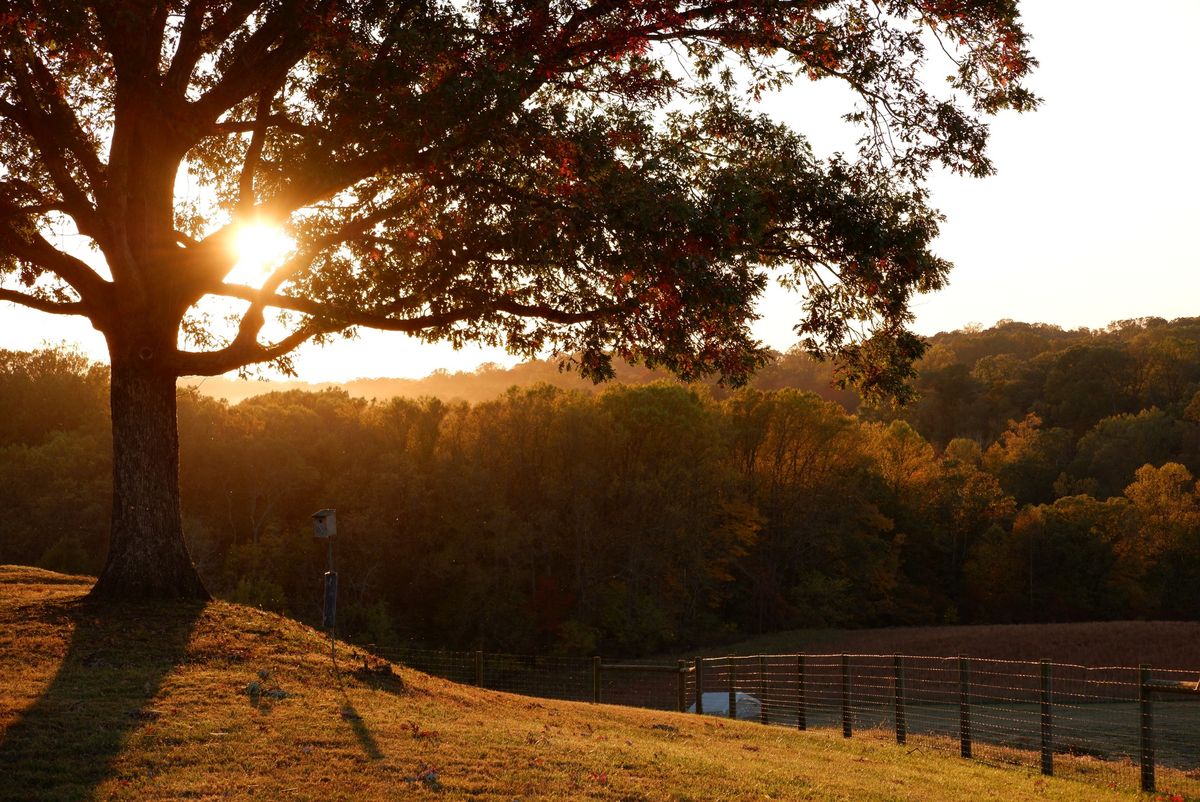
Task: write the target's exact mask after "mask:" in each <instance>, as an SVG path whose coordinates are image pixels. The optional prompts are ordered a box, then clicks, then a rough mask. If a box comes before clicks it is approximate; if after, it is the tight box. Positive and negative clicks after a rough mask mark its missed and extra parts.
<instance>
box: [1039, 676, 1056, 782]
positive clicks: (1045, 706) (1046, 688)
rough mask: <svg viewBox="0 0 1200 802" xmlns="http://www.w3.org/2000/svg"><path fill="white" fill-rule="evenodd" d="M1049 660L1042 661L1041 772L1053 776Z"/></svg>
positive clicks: (1051, 700)
mask: <svg viewBox="0 0 1200 802" xmlns="http://www.w3.org/2000/svg"><path fill="white" fill-rule="evenodd" d="M1050 672H1051V666H1050V661H1049V660H1043V661H1042V774H1045V775H1046V776H1047V777H1052V776H1054V678H1053V676H1052V674H1051V673H1050Z"/></svg>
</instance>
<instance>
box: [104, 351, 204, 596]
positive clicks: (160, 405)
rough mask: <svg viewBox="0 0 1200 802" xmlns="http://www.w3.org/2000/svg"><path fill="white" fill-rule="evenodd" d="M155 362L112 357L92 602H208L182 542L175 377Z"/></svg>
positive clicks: (202, 585) (114, 355)
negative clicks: (100, 561) (108, 463)
mask: <svg viewBox="0 0 1200 802" xmlns="http://www.w3.org/2000/svg"><path fill="white" fill-rule="evenodd" d="M114 350H115V349H114ZM153 361H154V360H151V359H138V358H137V357H136V356H133V357H132V358H130V357H126V356H120V355H118V354H117V353H113V358H112V380H111V384H112V387H111V395H110V403H111V407H112V442H113V505H112V532H111V536H110V540H109V547H108V559H107V561H106V562H105V565H104V570H103V571H102V572H101V573H100V579H99V581H97V582H96V585H95V587H94V588H92V592H91V596H92V598H101V599H153V598H158V599H165V598H186V599H208V598H209V595H208V591H206V590H205V589H204V584H203V583H202V582H201V581H200V576H199V575H198V574H197V573H196V568H195V566H194V565H192V559H191V557H190V556H189V555H188V551H187V546H186V545H184V542H183V523H182V519H181V516H180V511H179V427H178V421H177V420H176V401H175V376H174V375H171V374H169V373H167V372H163V371H161V370H156V369H155V365H153V364H152V363H153Z"/></svg>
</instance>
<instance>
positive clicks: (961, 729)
mask: <svg viewBox="0 0 1200 802" xmlns="http://www.w3.org/2000/svg"><path fill="white" fill-rule="evenodd" d="M958 739H959V751H960V753H961V754H962V756H963V757H966V758H969V757H970V756H971V667H970V662H969V661H968V660H967V656H966V655H965V654H960V655H959V656H958Z"/></svg>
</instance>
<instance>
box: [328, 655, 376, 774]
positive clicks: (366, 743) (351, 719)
mask: <svg viewBox="0 0 1200 802" xmlns="http://www.w3.org/2000/svg"><path fill="white" fill-rule="evenodd" d="M329 659H330V662H331V663H332V665H333V676H334V678H335V679H336V680H337V684H338V692H339V693H340V694H341V697H342V700H341V705H342V711H341V715H342V720H343V721H345V722H346V723H347V724H349V725H350V730H351V731H352V732H353V733H354V737H355V738H357V739H358V744H359V746H361V747H362V748H363V751H364V752H366V753H367V757H368V758H370V759H371V760H382V759H383V752H382V751H381V750H380V749H379V742H378V741H376V740H375V736H374V735H372V734H371V730H370V729H369V728H368V727H367V724H366V722H365V721H363V717H362V716H361V715H360V714H359V712H358V710H356V709H355V707H354V704H353V703H352V702H351V701H350V696H349V695H348V694H347V693H346V684H345V682H344V681H343V676H342V675H343V670H342V668H341V667H340V666H339V665H338V659H337V650H336V648H335V647H334V645H333V644H332V643H330V648H329Z"/></svg>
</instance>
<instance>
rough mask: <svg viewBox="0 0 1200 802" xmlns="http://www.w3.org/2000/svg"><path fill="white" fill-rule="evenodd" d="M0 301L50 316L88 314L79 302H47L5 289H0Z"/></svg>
mask: <svg viewBox="0 0 1200 802" xmlns="http://www.w3.org/2000/svg"><path fill="white" fill-rule="evenodd" d="M0 301H9V302H11V303H14V304H20V305H21V306H27V307H29V308H30V309H36V310H37V311H39V312H48V313H50V314H52V315H83V316H85V317H86V316H87V314H88V312H87V307H86V306H85V305H84V304H83V303H81V302H79V301H71V302H67V303H63V302H59V301H48V300H46V299H45V298H38V297H37V296H35V295H26V294H25V293H23V292H17V291H16V290H9V289H5V288H4V287H0Z"/></svg>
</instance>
